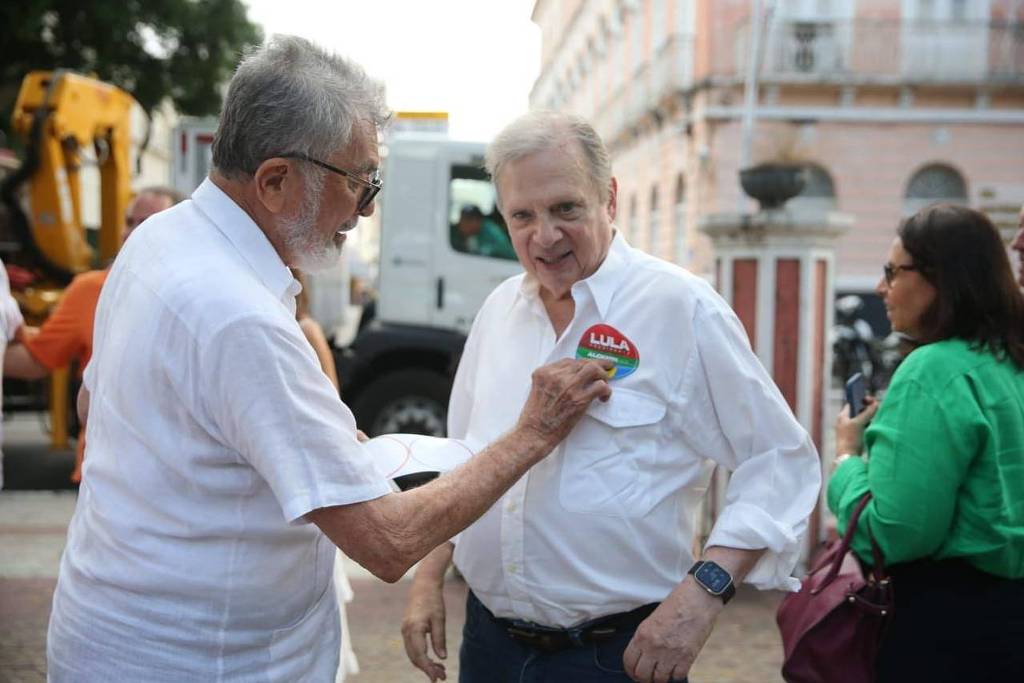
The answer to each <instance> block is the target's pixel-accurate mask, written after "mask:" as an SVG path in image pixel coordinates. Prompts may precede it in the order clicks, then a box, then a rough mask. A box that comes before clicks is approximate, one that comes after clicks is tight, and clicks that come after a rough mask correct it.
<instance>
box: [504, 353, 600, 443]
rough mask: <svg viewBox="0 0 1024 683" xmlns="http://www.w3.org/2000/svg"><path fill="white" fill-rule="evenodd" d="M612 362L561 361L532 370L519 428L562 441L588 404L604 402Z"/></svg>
mask: <svg viewBox="0 0 1024 683" xmlns="http://www.w3.org/2000/svg"><path fill="white" fill-rule="evenodd" d="M614 367H615V365H614V363H612V362H611V361H606V360H600V361H594V360H586V361H584V360H570V359H568V358H563V359H562V360H559V361H555V362H554V363H550V364H548V365H544V366H541V367H539V368H537V369H536V370H534V371H533V378H532V379H533V386H532V387H531V388H530V396H529V397H528V398H527V399H526V405H525V406H524V407H523V412H522V414H521V415H520V416H519V426H520V427H522V428H526V429H530V430H532V431H534V432H536V433H537V434H539V435H540V436H542V437H543V438H545V439H546V440H548V441H549V442H550V443H552V444H557V443H559V442H560V441H561V440H562V439H564V438H565V437H566V436H567V435H568V434H569V432H570V431H572V428H573V427H574V426H576V423H577V422H578V421H579V419H580V418H581V417H583V413H585V412H586V411H587V408H588V407H589V406H590V403H591V402H592V401H593V400H594V399H595V398H597V399H600V400H602V401H607V400H608V398H609V397H610V396H611V395H612V390H611V387H609V386H608V371H609V370H611V369H612V368H614Z"/></svg>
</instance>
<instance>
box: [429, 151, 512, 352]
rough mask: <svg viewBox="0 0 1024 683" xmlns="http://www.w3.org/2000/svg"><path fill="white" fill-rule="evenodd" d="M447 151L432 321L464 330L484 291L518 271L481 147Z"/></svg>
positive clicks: (469, 323)
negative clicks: (442, 214) (485, 168)
mask: <svg viewBox="0 0 1024 683" xmlns="http://www.w3.org/2000/svg"><path fill="white" fill-rule="evenodd" d="M443 157H445V159H444V164H445V172H444V174H443V175H444V177H445V178H446V187H445V192H444V209H445V210H444V214H445V219H444V221H443V223H442V224H441V225H440V226H439V227H440V229H441V234H439V235H437V239H435V240H434V315H433V318H434V324H435V326H436V327H442V328H447V329H454V330H459V331H461V332H468V331H469V327H470V325H471V324H472V323H473V317H474V316H475V315H476V312H477V311H478V310H479V309H480V306H481V304H483V302H484V299H485V298H487V295H488V294H490V293H491V291H492V290H493V289H494V288H495V287H496V286H497V285H498V284H499V283H501V282H502V281H504V280H505V279H506V278H508V277H510V276H511V275H514V274H516V273H518V272H521V271H522V268H521V267H520V265H519V262H518V261H517V260H516V256H515V252H514V251H513V250H512V243H511V241H510V240H509V237H508V230H507V228H506V227H505V221H504V219H503V218H502V216H501V214H500V213H499V212H498V208H497V205H496V201H495V200H496V196H495V192H494V187H493V185H492V184H491V182H490V180H489V179H488V177H487V174H486V172H485V171H484V170H483V158H482V155H481V152H480V149H479V148H472V147H469V146H453V147H451V148H450V149H449V150H448V154H445V155H443Z"/></svg>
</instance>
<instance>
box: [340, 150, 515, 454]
mask: <svg viewBox="0 0 1024 683" xmlns="http://www.w3.org/2000/svg"><path fill="white" fill-rule="evenodd" d="M484 148H485V145H484V144H483V143H477V142H463V141H455V140H451V139H448V138H447V137H445V136H443V135H436V134H422V133H421V134H402V135H397V136H394V137H392V138H391V139H389V141H388V143H387V145H386V148H385V152H386V154H385V156H384V164H383V172H382V173H383V180H384V185H385V190H384V192H382V193H381V195H380V197H379V200H378V202H379V207H378V209H379V211H380V262H379V268H380V271H379V272H380V276H379V287H378V292H379V297H378V300H377V303H376V313H375V315H374V317H373V319H372V320H371V321H369V322H368V323H367V324H364V325H362V326H361V329H360V332H359V333H358V334H357V335H356V337H355V339H354V340H353V341H352V343H351V344H348V345H347V346H345V347H342V348H338V349H337V354H336V360H337V364H338V374H339V378H340V380H341V386H342V397H343V398H344V399H345V401H346V403H347V404H348V405H349V406H350V407H351V408H352V410H353V412H354V413H355V415H356V419H357V422H358V423H359V425H360V427H361V428H362V429H363V430H364V431H366V432H367V433H368V434H370V435H371V436H372V435H376V434H384V433H389V432H405V433H424V434H431V435H443V434H444V433H445V422H446V414H447V405H448V396H449V393H450V391H451V384H452V379H453V377H454V374H455V368H456V367H457V365H458V361H459V357H460V356H461V353H462V347H463V344H464V343H465V340H466V335H467V334H468V332H469V328H470V326H471V325H472V322H473V318H474V316H475V315H476V312H477V311H478V310H479V308H480V306H481V304H483V301H484V299H485V298H486V297H487V295H488V294H490V292H491V291H492V290H493V289H494V288H495V287H496V286H497V285H498V284H499V283H501V282H502V281H503V280H505V279H506V278H508V277H510V276H512V275H515V274H516V273H519V272H521V271H522V268H521V267H520V265H519V262H518V261H517V260H516V259H515V254H514V252H513V251H512V247H511V241H510V240H509V238H508V232H507V229H506V228H505V223H504V220H503V219H502V217H501V215H500V213H499V212H498V209H497V205H496V201H495V200H496V196H495V192H494V188H493V185H492V184H491V182H490V179H489V178H488V177H487V174H486V172H485V171H484V168H483V153H484Z"/></svg>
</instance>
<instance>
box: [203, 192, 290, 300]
mask: <svg viewBox="0 0 1024 683" xmlns="http://www.w3.org/2000/svg"><path fill="white" fill-rule="evenodd" d="M192 201H193V202H195V204H196V206H197V207H198V208H199V210H200V211H201V212H202V213H203V214H205V215H206V217H207V218H209V219H210V222H211V223H213V224H214V225H215V226H216V227H217V229H218V230H220V231H221V233H223V235H224V236H225V237H227V239H228V241H229V242H231V244H232V246H234V248H235V249H236V250H237V251H238V253H239V254H241V255H242V258H244V259H245V261H246V262H247V263H248V264H249V267H251V268H252V269H253V271H255V272H256V275H257V277H259V279H260V281H262V282H263V285H264V286H265V287H266V288H267V289H268V290H270V292H271V293H272V294H273V295H274V296H276V297H277V298H279V299H284V298H285V295H291V298H293V299H294V297H295V295H297V294H298V293H299V290H300V289H301V287H300V286H299V284H298V281H296V280H295V278H294V277H293V276H292V272H291V271H290V270H289V269H288V266H286V265H285V263H284V261H282V260H281V256H280V255H279V254H278V253H277V250H276V249H274V245H272V244H271V243H270V240H269V239H267V236H266V235H265V234H264V233H263V231H262V230H261V229H260V227H259V226H258V225H256V223H255V222H254V221H253V220H252V218H250V217H249V214H247V213H246V212H245V211H243V210H242V207H240V206H239V205H238V204H237V203H235V200H233V199H232V198H231V197H229V196H228V195H227V194H226V193H225V192H224V191H223V190H221V189H220V188H219V187H217V185H216V184H214V182H213V181H212V180H210V179H209V178H207V179H205V180H204V181H203V183H202V184H201V185H200V186H199V187H198V188H197V189H196V191H195V192H193V193H192Z"/></svg>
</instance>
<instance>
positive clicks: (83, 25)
mask: <svg viewBox="0 0 1024 683" xmlns="http://www.w3.org/2000/svg"><path fill="white" fill-rule="evenodd" d="M0 26H3V27H4V39H3V40H2V41H0V115H2V116H3V122H2V123H3V127H4V129H5V130H9V126H10V114H11V109H12V108H13V106H14V100H15V98H16V97H17V93H18V88H19V87H20V85H21V80H22V78H23V77H24V76H25V74H26V73H28V72H29V71H33V70H38V69H47V70H48V69H56V68H65V69H71V70H73V71H78V72H80V73H85V74H94V75H95V76H96V77H97V78H99V79H101V80H104V81H107V82H110V83H113V84H115V85H117V86H119V87H121V88H122V89H124V90H126V91H127V92H129V93H131V94H132V95H133V96H134V97H135V99H136V100H138V101H139V103H140V104H141V105H142V107H143V108H144V109H145V110H146V111H147V112H152V111H153V109H154V108H155V107H157V106H158V105H159V104H160V103H161V101H162V100H163V99H164V98H165V97H169V98H170V99H171V100H172V101H173V103H174V106H175V107H176V109H177V110H178V111H179V112H181V113H183V114H191V115H196V116H202V115H208V114H215V113H217V112H218V111H219V109H220V102H221V86H222V84H224V83H225V82H226V81H227V80H228V79H229V78H230V76H231V73H232V71H233V69H234V67H235V65H236V64H237V62H238V59H239V57H240V55H241V52H242V51H243V50H244V49H245V48H246V47H248V46H250V45H255V44H258V43H259V42H260V41H261V40H262V32H261V31H260V29H259V27H258V26H256V25H255V24H253V23H251V22H250V21H249V19H248V17H247V16H246V7H245V5H243V4H242V2H241V0H84V1H83V0H16V1H13V2H4V3H0Z"/></svg>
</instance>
